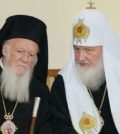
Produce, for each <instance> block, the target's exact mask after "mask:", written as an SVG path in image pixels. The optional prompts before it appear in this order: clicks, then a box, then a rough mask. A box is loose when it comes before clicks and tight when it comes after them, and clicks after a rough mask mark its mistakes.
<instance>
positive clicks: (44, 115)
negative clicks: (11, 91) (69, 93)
mask: <svg viewBox="0 0 120 134" xmlns="http://www.w3.org/2000/svg"><path fill="white" fill-rule="evenodd" d="M29 89H30V91H29V95H30V101H29V103H18V105H17V107H16V110H15V112H14V114H13V116H14V118H13V120H12V121H13V122H14V124H15V125H16V127H17V128H18V129H17V131H16V132H15V134H29V129H30V123H31V117H32V111H33V105H34V99H35V97H40V98H41V101H40V107H39V110H38V115H37V119H36V124H35V132H34V134H53V132H52V128H51V114H50V111H49V107H48V101H49V90H48V88H47V86H46V85H45V84H43V83H41V82H40V81H38V80H37V79H36V78H35V77H33V78H32V80H31V83H30V88H29ZM16 90H17V89H16ZM4 100H5V105H6V109H7V111H8V112H10V113H11V112H12V110H13V108H14V106H15V103H16V101H13V102H12V101H9V100H8V99H5V98H4ZM4 113H5V112H4V108H3V103H2V98H1V96H0V126H1V125H2V123H3V122H4V121H5V119H4ZM0 133H1V132H0Z"/></svg>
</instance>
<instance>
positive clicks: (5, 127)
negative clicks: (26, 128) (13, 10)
mask: <svg viewBox="0 0 120 134" xmlns="http://www.w3.org/2000/svg"><path fill="white" fill-rule="evenodd" d="M1 98H2V103H3V108H4V113H5V115H4V119H5V121H4V122H3V123H2V125H1V127H0V131H1V132H2V134H14V133H15V131H16V130H17V127H16V125H15V124H14V123H13V122H12V121H11V120H12V119H13V118H14V116H13V114H14V112H15V110H16V107H17V105H18V101H16V103H15V106H14V108H13V111H12V113H11V114H10V113H9V112H7V108H6V105H5V101H4V98H3V95H2V93H1Z"/></svg>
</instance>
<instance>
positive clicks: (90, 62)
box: [51, 8, 120, 134]
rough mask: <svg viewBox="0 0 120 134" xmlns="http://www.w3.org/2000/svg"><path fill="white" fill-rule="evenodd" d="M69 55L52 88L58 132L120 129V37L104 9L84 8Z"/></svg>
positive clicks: (93, 133)
mask: <svg viewBox="0 0 120 134" xmlns="http://www.w3.org/2000/svg"><path fill="white" fill-rule="evenodd" d="M71 41H72V42H71V47H70V49H71V50H70V52H71V55H70V58H69V61H68V62H67V64H66V65H65V66H64V68H63V69H62V70H61V71H60V72H59V74H58V76H57V77H56V79H55V81H54V83H53V86H52V89H51V110H52V114H53V123H54V128H55V131H56V133H57V134H109V133H110V134H118V133H120V107H119V105H120V40H119V38H118V37H117V35H116V34H115V32H114V31H113V30H112V27H111V26H110V24H109V23H108V21H107V19H106V17H105V16H104V14H103V13H101V11H99V10H97V9H95V8H91V9H84V10H82V11H80V12H79V13H78V15H77V16H76V17H75V20H74V22H73V27H72V39H71Z"/></svg>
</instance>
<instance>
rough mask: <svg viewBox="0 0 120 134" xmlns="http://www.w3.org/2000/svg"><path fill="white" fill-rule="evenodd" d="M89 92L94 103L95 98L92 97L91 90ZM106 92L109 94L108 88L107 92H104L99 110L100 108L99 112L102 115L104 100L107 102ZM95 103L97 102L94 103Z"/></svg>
mask: <svg viewBox="0 0 120 134" xmlns="http://www.w3.org/2000/svg"><path fill="white" fill-rule="evenodd" d="M88 92H89V94H90V96H91V98H92V100H93V101H94V98H93V95H92V92H91V90H90V89H88ZM106 92H107V86H105V91H104V93H103V97H102V100H101V103H100V106H99V108H98V111H99V113H100V114H101V109H102V106H103V103H104V100H105V96H106ZM94 102H95V101H94Z"/></svg>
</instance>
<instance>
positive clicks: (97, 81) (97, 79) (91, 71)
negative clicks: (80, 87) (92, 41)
mask: <svg viewBox="0 0 120 134" xmlns="http://www.w3.org/2000/svg"><path fill="white" fill-rule="evenodd" d="M75 68H76V72H77V75H78V78H79V79H80V80H81V81H82V82H83V83H84V84H85V86H86V87H87V88H89V89H91V90H92V91H96V90H99V87H100V86H101V85H102V84H103V83H104V82H105V73H104V66H103V60H102V58H101V59H100V60H99V62H98V63H97V65H96V66H94V67H91V68H85V67H81V66H80V64H77V63H76V65H75Z"/></svg>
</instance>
